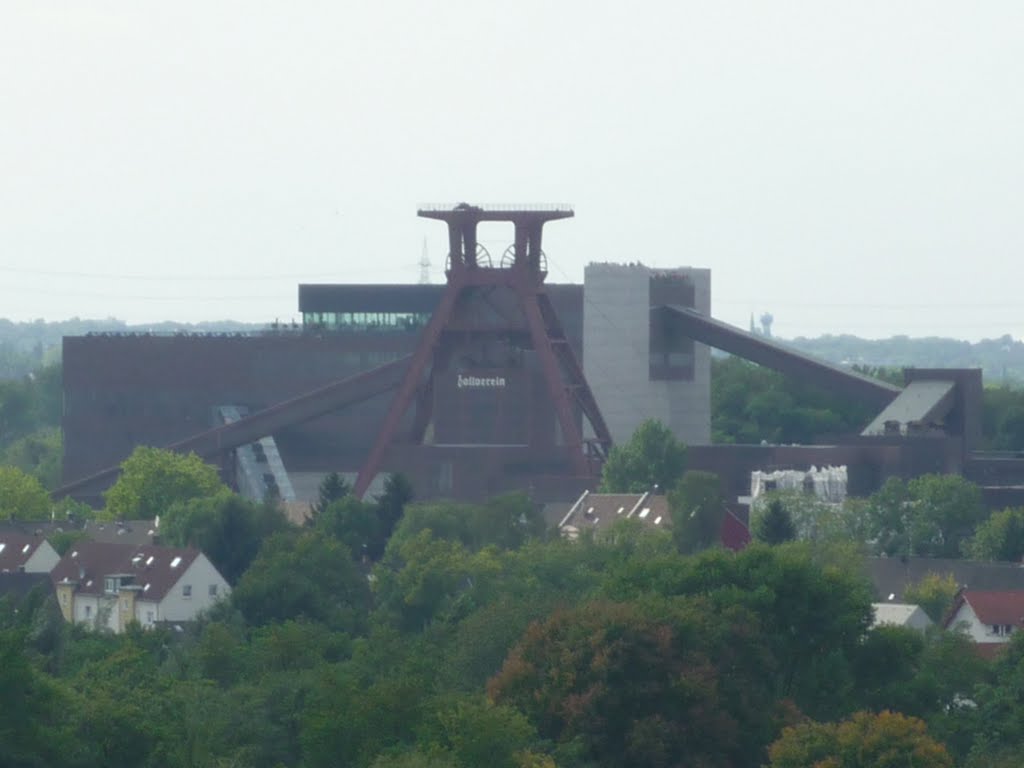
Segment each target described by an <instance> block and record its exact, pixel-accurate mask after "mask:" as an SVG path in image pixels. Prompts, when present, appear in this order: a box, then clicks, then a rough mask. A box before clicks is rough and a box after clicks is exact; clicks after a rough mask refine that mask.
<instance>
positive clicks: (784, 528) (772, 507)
mask: <svg viewBox="0 0 1024 768" xmlns="http://www.w3.org/2000/svg"><path fill="white" fill-rule="evenodd" d="M754 538H756V539H757V540H758V541H763V542H764V543H765V544H782V543H783V542H785V541H792V540H793V539H795V538H796V526H795V525H793V516H792V515H791V514H790V513H789V510H788V509H786V505H785V504H783V503H782V502H781V501H779V500H778V499H772V500H771V501H770V502H768V507H767V509H765V511H764V512H763V513H762V514H761V515H759V516H758V517H757V518H755V520H754Z"/></svg>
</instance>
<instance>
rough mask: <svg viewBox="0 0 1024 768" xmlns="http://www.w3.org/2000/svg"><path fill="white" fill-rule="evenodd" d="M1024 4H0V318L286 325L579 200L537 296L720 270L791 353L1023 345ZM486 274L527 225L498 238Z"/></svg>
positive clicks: (730, 304)
mask: <svg viewBox="0 0 1024 768" xmlns="http://www.w3.org/2000/svg"><path fill="white" fill-rule="evenodd" d="M1022 136H1024V4H1022V3H1021V2H1020V0H1005V1H1003V2H995V1H993V2H978V3H968V2H963V1H962V0H957V1H956V2H949V1H945V0H931V1H930V2H894V1H893V0H886V1H885V2H864V1H863V0H862V1H861V2H850V0H841V1H840V2H831V1H825V0H804V2H784V1H780V0H775V1H773V2H768V1H767V0H759V1H757V2H753V1H752V2H728V1H722V0H716V1H715V2H711V1H710V0H708V1H707V2H668V0H664V1H663V2H658V3H653V2H630V3H625V2H617V3H601V2H595V1H594V0H589V1H588V2H583V1H582V0H571V1H569V0H563V1H561V2H541V1H540V0H517V1H516V2H501V3H497V2H487V1H486V0H445V2H437V3H430V2H425V1H424V0H420V1H419V2H412V1H411V0H409V1H402V2H386V1H381V2H354V1H352V0H350V1H349V2H322V3H318V2H301V1H298V0H296V1H293V2H279V3H262V2H254V1H253V0H249V1H248V2H226V1H224V0H203V1H202V2H196V1H194V0H175V2H170V3H168V2H163V3H150V2H140V1H139V0H132V1H131V2H128V1H127V0H125V1H123V2H102V1H101V0H89V2H82V1H81V0H72V1H70V2H47V1H46V0H5V2H3V3H0V317H9V318H12V319H17V320H26V319H35V318H45V319H47V320H58V319H65V318H68V317H72V316H80V317H107V316H114V317H118V318H121V319H124V320H127V321H129V322H151V321H157V320H164V319H171V320H181V321H197V320H214V319H226V318H231V319H238V320H246V321H267V320H272V319H274V318H275V317H279V318H281V319H290V318H292V317H297V311H296V310H297V290H296V285H297V284H298V283H299V282H341V281H344V282H361V283H372V282H415V281H417V279H418V276H419V266H418V262H419V261H420V258H421V255H422V251H423V244H424V239H425V240H426V243H427V252H428V255H429V258H430V260H431V262H432V264H433V270H432V278H433V280H434V281H435V282H439V281H441V280H443V263H444V254H445V251H446V247H445V242H446V240H445V232H444V229H443V226H442V225H440V224H438V223H437V222H431V221H427V220H422V219H418V218H417V217H416V215H415V214H416V208H417V205H418V204H420V203H425V202H449V201H450V202H458V201H463V200H466V201H470V202H475V203H489V202H525V203H545V202H557V203H562V202H564V203H571V204H572V205H573V206H574V207H575V210H576V218H574V219H571V220H568V221H562V222H554V223H552V224H550V225H548V228H547V230H546V232H545V251H546V253H547V255H548V259H549V262H550V265H551V269H550V277H549V279H550V280H552V281H555V282H567V281H580V280H582V276H583V267H584V265H585V264H587V263H588V262H591V261H641V262H643V263H645V264H649V265H654V266H664V267H670V266H685V265H690V266H700V267H710V268H711V270H712V306H713V313H714V314H715V315H716V316H718V317H719V318H721V319H723V320H726V321H729V322H733V323H736V324H739V325H741V326H743V327H746V326H747V324H748V323H749V319H750V315H751V313H755V314H757V315H760V314H761V313H762V312H765V311H768V312H772V313H773V314H774V316H775V326H774V328H775V332H776V334H777V335H780V336H784V337H792V336H796V335H811V336H817V335H820V334H825V333H852V334H857V335H860V336H865V337H885V336H889V335H893V334H907V335H911V336H925V335H942V336H953V337H957V338H965V339H980V338H985V337H995V336H1000V335H1002V334H1004V333H1010V334H1012V335H1014V336H1015V337H1017V338H1019V337H1021V336H1022V335H1024V313H1022V312H1021V292H1022V278H1024V259H1022V258H1021V254H1022V252H1024V216H1022V203H1024V140H1022ZM482 238H483V240H484V242H485V244H486V245H487V247H488V248H489V249H490V250H491V251H492V253H493V252H497V253H498V254H500V252H501V251H502V250H504V248H505V247H506V245H507V244H508V243H509V242H510V240H511V232H507V233H506V232H505V231H503V230H501V229H498V230H493V231H492V230H491V229H486V230H484V231H483V232H482Z"/></svg>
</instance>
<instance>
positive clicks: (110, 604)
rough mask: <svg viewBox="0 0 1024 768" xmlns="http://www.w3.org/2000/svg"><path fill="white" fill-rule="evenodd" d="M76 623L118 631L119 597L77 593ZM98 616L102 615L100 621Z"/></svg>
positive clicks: (92, 627) (75, 605) (75, 606)
mask: <svg viewBox="0 0 1024 768" xmlns="http://www.w3.org/2000/svg"><path fill="white" fill-rule="evenodd" d="M74 617H75V624H85V625H87V626H88V627H89V628H90V629H100V630H102V629H107V630H110V631H111V632H117V599H116V598H115V597H113V596H103V597H100V596H98V595H78V594H76V595H75V604H74ZM97 617H101V618H102V621H99V620H98V619H97Z"/></svg>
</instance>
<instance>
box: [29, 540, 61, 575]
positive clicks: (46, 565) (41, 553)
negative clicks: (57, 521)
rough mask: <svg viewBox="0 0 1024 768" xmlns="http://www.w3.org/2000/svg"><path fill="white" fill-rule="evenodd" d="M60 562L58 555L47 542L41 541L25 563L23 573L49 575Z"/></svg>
mask: <svg viewBox="0 0 1024 768" xmlns="http://www.w3.org/2000/svg"><path fill="white" fill-rule="evenodd" d="M59 562H60V555H58V554H57V550H55V549H54V548H53V547H52V546H51V545H50V542H48V541H43V542H42V543H40V545H39V546H38V547H36V551H35V552H33V553H32V556H31V557H29V559H28V560H26V561H25V573H49V572H50V571H52V570H53V569H54V568H55V567H56V566H57V563H59Z"/></svg>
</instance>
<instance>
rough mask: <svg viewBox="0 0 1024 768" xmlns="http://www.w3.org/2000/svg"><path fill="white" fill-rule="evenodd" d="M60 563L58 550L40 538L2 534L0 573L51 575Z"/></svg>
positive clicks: (0, 542)
mask: <svg viewBox="0 0 1024 768" xmlns="http://www.w3.org/2000/svg"><path fill="white" fill-rule="evenodd" d="M59 561H60V555H58V554H57V550H55V549H54V548H53V547H52V546H50V543H49V542H48V541H47V540H46V539H44V538H42V537H40V536H29V535H27V534H24V533H17V532H15V531H11V530H7V531H3V532H0V573H49V572H50V571H52V570H53V567H54V566H55V565H57V563H58V562H59Z"/></svg>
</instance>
